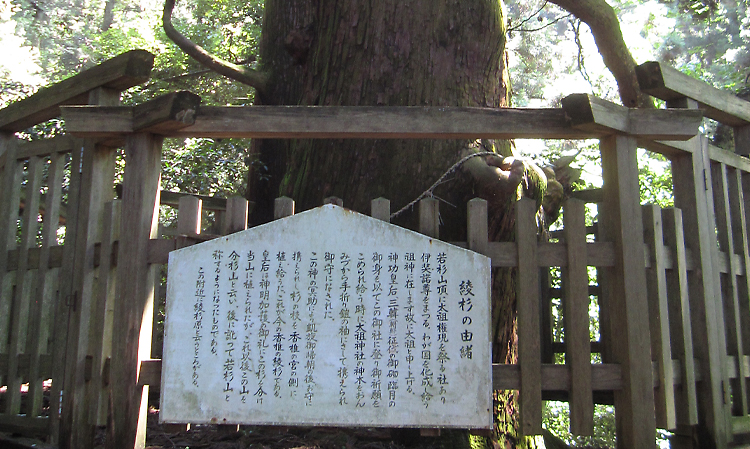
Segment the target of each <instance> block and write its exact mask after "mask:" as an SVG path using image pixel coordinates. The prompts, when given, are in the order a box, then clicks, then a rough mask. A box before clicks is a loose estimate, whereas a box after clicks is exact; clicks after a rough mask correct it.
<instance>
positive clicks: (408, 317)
mask: <svg viewBox="0 0 750 449" xmlns="http://www.w3.org/2000/svg"><path fill="white" fill-rule="evenodd" d="M415 262H416V261H415V259H414V253H406V254H404V273H405V274H406V281H405V282H404V288H405V289H406V307H405V310H404V311H405V314H404V324H405V325H406V326H405V327H406V334H405V336H404V348H406V355H405V357H404V360H405V361H406V391H407V392H408V393H414V380H415V378H414V372H412V362H414V350H415V349H416V337H415V334H414V332H415V330H414V328H415V326H417V322H416V320H415V319H414V295H413V292H414V268H415Z"/></svg>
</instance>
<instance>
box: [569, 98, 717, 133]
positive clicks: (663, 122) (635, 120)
mask: <svg viewBox="0 0 750 449" xmlns="http://www.w3.org/2000/svg"><path fill="white" fill-rule="evenodd" d="M562 107H563V110H564V111H565V114H566V115H567V116H568V117H570V119H571V122H572V126H573V128H576V129H580V130H583V131H587V132H590V133H591V134H599V135H607V134H613V133H621V134H630V135H633V136H636V137H639V138H641V139H651V140H666V139H669V140H688V139H690V138H692V137H694V136H695V135H696V134H698V132H699V130H698V127H699V126H700V124H701V119H702V118H703V116H702V114H701V113H700V111H687V110H680V109H629V108H626V107H624V106H620V105H618V104H615V103H612V102H609V101H607V100H602V99H601V98H597V97H595V96H593V95H590V94H573V95H568V96H567V97H565V98H563V99H562Z"/></svg>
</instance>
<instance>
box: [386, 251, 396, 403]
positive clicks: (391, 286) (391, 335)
mask: <svg viewBox="0 0 750 449" xmlns="http://www.w3.org/2000/svg"><path fill="white" fill-rule="evenodd" d="M388 276H389V280H388V407H395V406H396V390H398V362H399V360H398V254H397V253H395V252H393V253H389V254H388Z"/></svg>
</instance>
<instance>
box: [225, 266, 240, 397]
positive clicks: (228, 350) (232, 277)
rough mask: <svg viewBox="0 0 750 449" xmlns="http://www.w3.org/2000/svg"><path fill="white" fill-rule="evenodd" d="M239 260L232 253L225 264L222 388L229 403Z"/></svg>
mask: <svg viewBox="0 0 750 449" xmlns="http://www.w3.org/2000/svg"><path fill="white" fill-rule="evenodd" d="M239 259H240V255H239V254H237V251H232V253H231V254H229V262H227V268H229V276H228V277H227V281H228V283H229V290H228V291H227V302H228V303H229V307H227V316H226V322H227V328H226V330H225V331H224V355H225V359H224V382H226V386H225V387H224V401H226V402H229V397H230V396H229V393H230V392H232V391H234V387H233V386H232V382H234V365H235V363H234V352H235V350H236V349H235V347H234V345H235V344H236V343H237V329H236V328H235V325H236V323H237V322H238V321H239V320H238V319H237V283H238V282H237V281H239V280H240V278H239V277H237V270H238V269H239V267H240V263H239Z"/></svg>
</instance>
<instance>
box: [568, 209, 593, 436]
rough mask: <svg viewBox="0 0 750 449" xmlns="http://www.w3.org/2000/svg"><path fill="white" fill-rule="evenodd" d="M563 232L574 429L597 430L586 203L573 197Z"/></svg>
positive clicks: (579, 431) (590, 432)
mask: <svg viewBox="0 0 750 449" xmlns="http://www.w3.org/2000/svg"><path fill="white" fill-rule="evenodd" d="M563 226H564V227H563V235H564V236H565V245H566V247H567V249H568V260H567V262H568V264H567V266H566V267H563V270H562V284H563V289H564V293H565V294H564V296H563V317H564V323H565V344H566V347H567V350H566V352H565V363H566V364H567V365H568V367H569V369H570V431H571V432H572V433H573V434H574V435H593V434H594V398H593V392H592V390H591V335H590V334H589V275H588V269H587V265H586V260H587V257H586V206H585V204H584V203H583V202H582V201H579V200H576V199H569V200H567V201H566V202H565V206H564V213H563Z"/></svg>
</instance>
